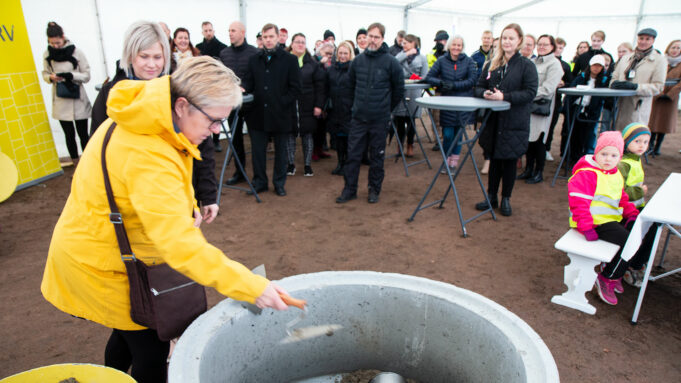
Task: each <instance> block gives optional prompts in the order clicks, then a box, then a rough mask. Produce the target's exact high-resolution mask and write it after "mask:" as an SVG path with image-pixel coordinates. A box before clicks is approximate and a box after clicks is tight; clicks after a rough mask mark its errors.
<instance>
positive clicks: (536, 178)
mask: <svg viewBox="0 0 681 383" xmlns="http://www.w3.org/2000/svg"><path fill="white" fill-rule="evenodd" d="M542 181H544V171H543V170H537V171H536V172H535V173H534V175H533V176H532V177H530V178H528V179H526V180H525V183H526V184H530V185H532V184H538V183H540V182H542ZM502 202H503V201H502Z"/></svg>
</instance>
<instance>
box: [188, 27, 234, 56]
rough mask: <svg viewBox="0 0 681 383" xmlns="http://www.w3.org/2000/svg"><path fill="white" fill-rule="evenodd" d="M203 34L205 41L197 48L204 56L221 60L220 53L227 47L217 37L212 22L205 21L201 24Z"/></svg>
mask: <svg viewBox="0 0 681 383" xmlns="http://www.w3.org/2000/svg"><path fill="white" fill-rule="evenodd" d="M201 33H202V34H203V41H202V42H200V43H198V44H196V48H197V49H198V50H199V51H200V52H201V54H202V55H204V56H210V57H213V58H216V59H217V58H220V52H221V51H222V50H223V49H225V47H226V46H227V45H225V44H223V43H222V42H220V40H218V39H217V38H216V37H215V31H214V30H213V24H211V22H210V21H204V22H203V23H202V24H201Z"/></svg>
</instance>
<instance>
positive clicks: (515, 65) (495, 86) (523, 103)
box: [475, 23, 538, 216]
mask: <svg viewBox="0 0 681 383" xmlns="http://www.w3.org/2000/svg"><path fill="white" fill-rule="evenodd" d="M522 42H523V30H522V28H520V25H518V24H515V23H513V24H509V25H507V26H506V27H505V28H504V30H503V31H502V32H501V43H500V49H499V50H498V51H497V52H495V54H494V58H493V59H492V60H491V61H490V62H489V63H488V64H486V65H485V67H484V68H483V69H482V75H481V76H480V78H479V79H478V84H477V86H476V88H475V96H476V97H481V98H484V99H486V100H497V101H502V100H503V101H508V102H510V103H511V109H509V110H507V111H503V112H492V115H491V116H490V117H489V120H488V121H487V127H486V128H485V130H484V131H483V132H482V135H481V137H480V144H481V145H482V147H483V149H484V150H485V152H487V153H489V155H490V167H489V176H488V187H487V192H488V193H489V200H490V202H491V204H492V207H493V208H497V207H498V206H499V200H498V197H497V193H498V192H499V186H500V184H502V180H503V188H502V190H501V207H500V213H501V215H504V216H510V215H511V214H512V209H511V192H512V191H513V185H514V183H515V178H516V164H517V162H518V158H520V157H521V156H522V155H523V154H525V152H526V151H527V146H528V138H529V134H530V107H531V105H532V100H534V97H535V96H536V94H537V84H538V80H537V69H536V67H535V65H534V64H533V63H532V61H530V60H529V59H527V58H525V57H522V56H521V55H520V53H519V51H520V47H521V46H522ZM489 207H490V206H489V205H488V203H487V201H483V202H480V203H478V204H476V205H475V208H476V209H478V210H486V209H488V208H489Z"/></svg>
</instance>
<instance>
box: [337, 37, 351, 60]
mask: <svg viewBox="0 0 681 383" xmlns="http://www.w3.org/2000/svg"><path fill="white" fill-rule="evenodd" d="M341 48H345V49H347V50H348V51H350V61H352V60H354V59H355V49H354V48H353V47H352V41H349V40H345V41H343V42H342V43H340V44H338V48H336V52H337V51H338V50H339V49H341Z"/></svg>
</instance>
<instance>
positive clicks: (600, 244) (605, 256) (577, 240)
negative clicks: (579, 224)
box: [551, 229, 620, 315]
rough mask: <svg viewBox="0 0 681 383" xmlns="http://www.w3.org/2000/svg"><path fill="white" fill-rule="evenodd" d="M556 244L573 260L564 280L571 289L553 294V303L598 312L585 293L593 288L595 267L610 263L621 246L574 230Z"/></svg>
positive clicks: (586, 311) (587, 311)
mask: <svg viewBox="0 0 681 383" xmlns="http://www.w3.org/2000/svg"><path fill="white" fill-rule="evenodd" d="M555 247H556V249H558V250H561V251H564V252H566V253H567V255H568V257H570V263H569V264H568V265H566V266H565V277H564V279H563V280H564V282H565V285H566V286H567V288H568V289H567V291H566V292H564V293H563V294H562V295H554V296H553V298H551V302H553V303H556V304H559V305H563V306H567V307H570V308H573V309H575V310H580V311H583V312H585V313H587V314H591V315H593V314H595V313H596V308H595V307H594V306H592V305H590V304H589V301H588V300H587V299H586V296H585V295H584V294H585V293H586V292H587V291H591V289H592V288H593V286H594V282H595V281H596V271H595V270H594V268H595V267H596V266H597V265H598V264H600V263H601V262H610V261H611V260H612V258H613V257H614V256H615V254H616V253H617V250H619V248H620V247H619V246H617V245H615V244H612V243H609V242H605V241H601V240H598V241H592V242H590V241H587V240H586V238H584V235H583V234H581V233H580V232H578V231H577V230H575V229H570V230H569V231H568V232H567V233H565V235H563V236H562V237H561V238H560V239H559V240H558V242H556V244H555Z"/></svg>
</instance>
